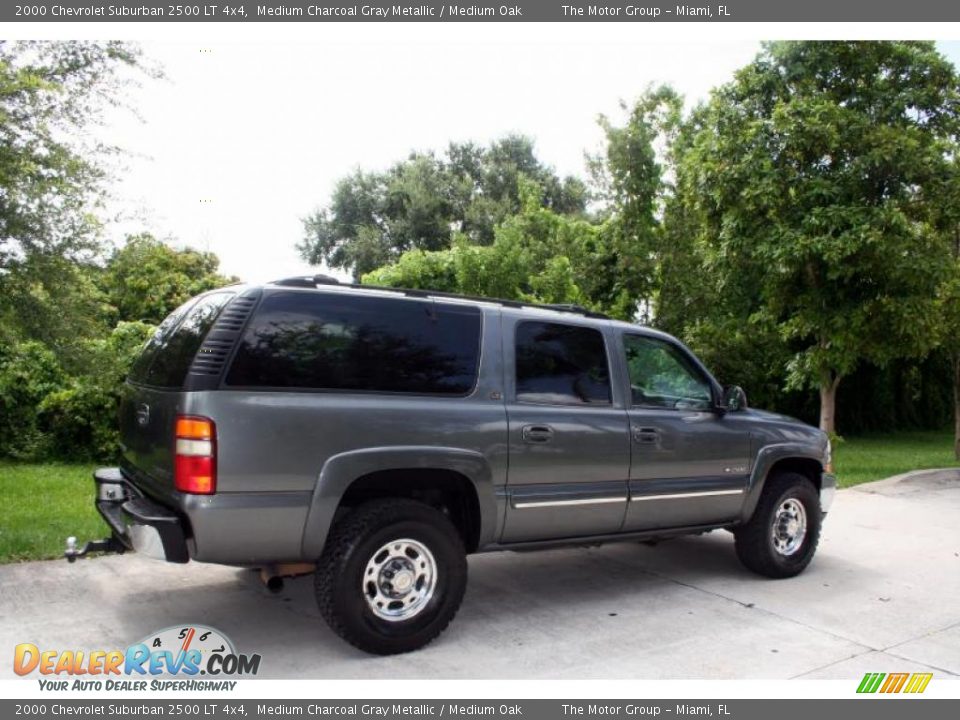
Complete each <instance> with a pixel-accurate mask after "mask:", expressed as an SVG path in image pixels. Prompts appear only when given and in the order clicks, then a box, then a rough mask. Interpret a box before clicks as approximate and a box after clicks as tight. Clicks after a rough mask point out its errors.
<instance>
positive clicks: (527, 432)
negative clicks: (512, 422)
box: [520, 425, 553, 445]
mask: <svg viewBox="0 0 960 720" xmlns="http://www.w3.org/2000/svg"><path fill="white" fill-rule="evenodd" d="M520 437H522V438H523V441H524V442H526V443H533V444H537V445H542V444H543V443H548V442H550V441H551V440H553V428H552V427H550V426H549V425H524V426H523V428H522V429H521V430H520Z"/></svg>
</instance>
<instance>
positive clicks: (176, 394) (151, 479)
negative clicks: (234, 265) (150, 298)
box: [120, 290, 236, 501]
mask: <svg viewBox="0 0 960 720" xmlns="http://www.w3.org/2000/svg"><path fill="white" fill-rule="evenodd" d="M235 294H236V293H235V292H234V291H232V290H227V291H218V292H213V293H208V294H206V295H201V296H200V297H199V298H194V299H192V300H190V301H188V302H186V303H184V304H183V305H181V306H180V307H179V308H177V309H176V310H174V311H173V312H172V313H171V314H170V316H169V317H168V318H167V319H166V320H164V321H163V323H161V325H160V327H159V328H157V331H156V332H155V333H154V335H153V337H152V338H151V339H150V340H149V341H148V342H147V344H146V345H144V348H143V350H142V351H141V353H140V356H139V357H138V358H137V359H136V361H135V362H134V364H133V367H132V368H131V370H130V375H129V376H128V377H127V382H126V383H125V384H124V387H123V391H122V396H121V400H120V444H121V451H122V461H121V467H122V469H123V471H124V474H125V475H126V476H127V477H128V478H130V479H131V480H133V481H134V483H135V484H136V485H137V486H138V487H140V488H141V489H142V490H143V491H144V492H146V493H147V494H148V495H151V496H153V497H154V498H156V499H158V500H160V501H163V500H165V499H170V498H171V497H172V495H173V493H174V487H173V466H174V426H175V423H176V417H177V415H179V414H183V413H184V411H185V408H184V405H185V402H186V393H185V390H184V386H185V382H186V379H187V373H188V371H189V369H190V366H191V364H192V363H193V361H194V358H195V357H196V355H197V352H198V350H199V349H200V346H201V344H202V343H203V340H204V337H205V336H206V335H207V333H208V332H209V331H210V328H211V327H212V326H213V324H214V322H215V321H216V319H217V316H218V315H219V314H220V311H221V310H222V309H223V307H224V306H225V305H226V304H227V303H228V302H229V301H230V299H231V298H232V297H234V295H235Z"/></svg>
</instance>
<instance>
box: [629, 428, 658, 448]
mask: <svg viewBox="0 0 960 720" xmlns="http://www.w3.org/2000/svg"><path fill="white" fill-rule="evenodd" d="M633 441H634V442H636V443H641V444H643V445H655V444H657V443H658V442H659V441H660V431H659V430H657V429H656V428H651V427H635V428H633Z"/></svg>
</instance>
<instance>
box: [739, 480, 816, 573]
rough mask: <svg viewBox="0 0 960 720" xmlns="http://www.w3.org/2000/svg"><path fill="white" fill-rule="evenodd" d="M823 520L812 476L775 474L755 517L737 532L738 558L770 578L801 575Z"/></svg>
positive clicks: (766, 488) (807, 562)
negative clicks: (811, 479)
mask: <svg viewBox="0 0 960 720" xmlns="http://www.w3.org/2000/svg"><path fill="white" fill-rule="evenodd" d="M822 519H823V514H822V513H821V511H820V498H819V496H818V495H817V489H816V487H814V485H813V483H812V482H811V481H810V478H808V477H806V476H805V475H801V474H799V473H793V472H785V473H780V474H778V475H775V476H773V477H771V478H770V479H769V480H768V481H767V486H766V487H765V488H764V490H763V495H761V497H760V502H759V503H758V504H757V509H756V510H755V511H754V513H753V517H752V518H750V521H749V522H748V523H746V524H745V525H742V526H741V527H739V528H737V529H736V530H735V531H734V536H735V538H736V548H737V557H738V558H740V562H742V563H743V564H744V565H745V566H746V567H747V568H749V569H750V570H753V571H754V572H755V573H758V574H760V575H765V576H766V577H772V578H786V577H793V576H794V575H798V574H799V573H801V572H803V570H804V569H805V568H806V567H807V565H809V564H810V561H811V560H812V559H813V555H814V553H815V552H816V550H817V543H818V542H819V541H820V524H821V521H822Z"/></svg>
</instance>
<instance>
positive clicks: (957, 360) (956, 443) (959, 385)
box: [953, 353, 960, 460]
mask: <svg viewBox="0 0 960 720" xmlns="http://www.w3.org/2000/svg"><path fill="white" fill-rule="evenodd" d="M953 454H954V456H955V457H956V458H957V460H960V353H958V354H957V355H954V356H953Z"/></svg>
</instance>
